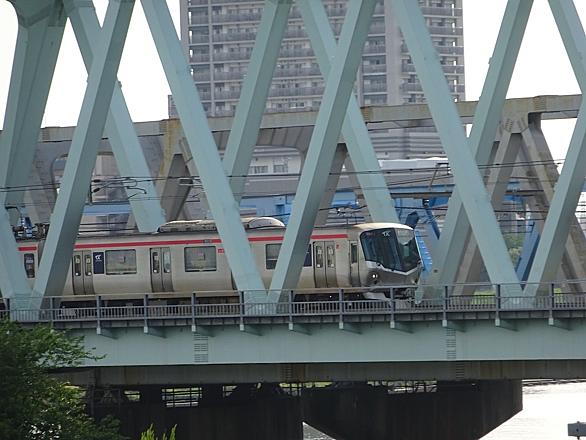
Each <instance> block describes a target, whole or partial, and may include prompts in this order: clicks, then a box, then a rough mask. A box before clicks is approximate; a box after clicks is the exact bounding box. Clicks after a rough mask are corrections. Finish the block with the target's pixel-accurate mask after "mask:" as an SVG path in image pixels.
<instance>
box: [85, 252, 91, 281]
mask: <svg viewBox="0 0 586 440" xmlns="http://www.w3.org/2000/svg"><path fill="white" fill-rule="evenodd" d="M83 258H84V261H83V264H84V266H85V274H86V275H87V276H88V277H91V276H92V256H91V254H88V255H84V257H83Z"/></svg>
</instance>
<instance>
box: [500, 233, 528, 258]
mask: <svg viewBox="0 0 586 440" xmlns="http://www.w3.org/2000/svg"><path fill="white" fill-rule="evenodd" d="M504 238H505V243H506V245H507V249H508V250H509V255H510V256H511V261H512V262H513V264H517V260H518V259H519V257H520V256H521V252H522V251H523V242H524V240H525V237H524V236H523V235H522V234H505V235H504Z"/></svg>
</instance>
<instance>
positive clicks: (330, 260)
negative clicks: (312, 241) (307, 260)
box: [326, 245, 336, 267]
mask: <svg viewBox="0 0 586 440" xmlns="http://www.w3.org/2000/svg"><path fill="white" fill-rule="evenodd" d="M326 263H327V264H328V267H336V262H335V260H334V246H333V245H327V246H326Z"/></svg>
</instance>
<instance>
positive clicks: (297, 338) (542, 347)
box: [70, 318, 586, 380]
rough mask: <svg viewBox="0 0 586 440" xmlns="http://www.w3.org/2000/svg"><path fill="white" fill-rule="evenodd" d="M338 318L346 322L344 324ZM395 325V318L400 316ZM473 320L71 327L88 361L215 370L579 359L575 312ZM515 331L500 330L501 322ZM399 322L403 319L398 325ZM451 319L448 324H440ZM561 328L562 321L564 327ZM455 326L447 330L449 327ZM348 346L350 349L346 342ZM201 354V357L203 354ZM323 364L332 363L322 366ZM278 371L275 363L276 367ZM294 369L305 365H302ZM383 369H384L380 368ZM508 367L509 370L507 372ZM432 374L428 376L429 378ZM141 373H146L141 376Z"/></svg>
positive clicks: (583, 332)
mask: <svg viewBox="0 0 586 440" xmlns="http://www.w3.org/2000/svg"><path fill="white" fill-rule="evenodd" d="M345 324H346V323H345ZM401 324H403V323H402V322H401ZM495 324H496V323H495V321H494V320H492V319H477V320H475V321H474V322H473V325H472V324H468V325H466V329H465V330H466V331H465V332H460V331H457V332H453V331H452V330H451V329H449V328H446V327H443V326H442V321H425V320H424V321H415V322H412V323H409V324H408V325H409V326H410V327H409V328H408V331H406V332H403V331H392V330H391V329H389V323H388V321H387V322H385V321H380V322H368V323H363V324H359V323H357V324H355V326H357V327H358V329H359V330H360V333H353V332H350V331H341V330H340V328H339V323H337V322H331V323H325V322H324V323H321V324H313V325H307V326H306V327H307V330H308V331H309V335H308V334H307V333H304V332H300V331H295V330H294V331H291V330H290V326H289V325H288V324H281V325H278V324H271V325H265V326H262V332H261V334H260V335H258V336H257V335H256V334H254V333H253V334H249V333H247V332H243V331H241V330H240V327H239V326H238V325H231V326H222V329H221V331H215V332H214V336H213V337H209V338H208V337H205V336H203V335H202V337H201V340H202V342H204V343H202V344H196V345H197V346H196V347H194V344H193V333H191V332H190V331H186V330H188V327H183V328H181V327H167V328H166V329H165V330H166V338H165V339H161V338H153V337H150V336H148V335H145V334H144V333H143V329H142V327H127V328H124V329H120V330H119V331H117V332H116V335H117V339H108V338H104V337H101V336H99V335H96V334H95V329H93V328H88V329H71V330H70V332H71V333H72V334H73V335H75V336H84V344H85V345H86V347H89V348H93V347H95V353H96V355H97V356H100V355H105V356H103V357H100V358H98V359H96V360H87V361H86V364H85V365H86V366H104V367H107V366H129V367H130V366H134V365H137V366H141V367H142V368H144V367H146V366H149V365H157V366H161V368H165V367H170V366H176V365H191V366H193V365H194V360H193V359H194V355H197V357H198V358H199V359H201V360H200V361H198V362H196V364H199V365H202V366H203V365H209V366H211V367H213V368H215V369H221V368H222V365H230V364H237V365H240V367H241V368H245V366H246V365H252V366H255V367H259V366H260V365H262V364H269V363H275V364H280V365H287V364H298V363H299V364H301V363H307V364H315V363H338V364H342V365H345V364H346V363H354V362H359V363H363V364H370V363H377V362H388V363H390V364H391V365H392V364H393V363H397V362H411V363H413V364H412V365H413V366H415V364H417V363H418V362H436V368H438V367H439V365H438V364H437V363H438V362H448V363H450V364H452V368H453V362H454V361H478V360H479V359H482V360H484V361H489V360H496V361H517V362H518V364H517V366H519V368H521V369H522V368H523V367H524V365H525V364H524V363H523V362H520V361H536V360H549V361H550V362H551V361H555V360H564V361H566V360H572V359H574V360H582V361H583V360H584V359H586V347H585V345H584V343H583V341H584V338H586V325H585V321H584V320H583V319H579V318H577V319H573V320H571V324H572V325H571V330H569V331H568V330H566V329H562V328H557V327H555V326H553V325H551V324H550V321H548V319H547V318H540V319H531V318H529V319H515V320H509V321H506V320H500V322H499V323H498V324H500V326H496V325H495ZM507 324H509V327H514V328H515V331H504V329H506V328H507V327H506V325H507ZM403 325H406V324H403ZM448 325H451V324H448ZM566 327H567V326H566ZM454 333H455V334H454ZM349 347H351V348H349ZM204 359H205V360H204ZM324 368H326V371H329V370H330V369H332V368H334V366H333V365H329V367H328V366H327V365H324ZM279 371H280V372H281V373H282V370H279ZM301 371H305V370H304V369H302V370H301ZM387 372H388V370H387ZM509 373H510V371H509ZM431 378H432V377H430V379H431ZM143 379H144V380H147V378H146V377H145V378H143Z"/></svg>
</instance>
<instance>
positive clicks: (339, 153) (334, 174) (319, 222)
mask: <svg viewBox="0 0 586 440" xmlns="http://www.w3.org/2000/svg"><path fill="white" fill-rule="evenodd" d="M347 155H348V153H347V150H346V146H345V145H344V144H338V145H337V147H336V152H335V153H334V158H333V159H332V166H331V167H330V172H329V173H328V181H327V183H326V188H325V190H324V193H323V195H322V199H321V202H320V204H319V209H318V211H317V216H316V217H315V226H324V225H326V223H327V222H328V217H329V216H330V208H331V207H332V201H333V200H334V197H335V196H336V190H337V189H338V182H339V181H340V176H341V174H342V168H343V167H344V162H345V161H346V157H347Z"/></svg>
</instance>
